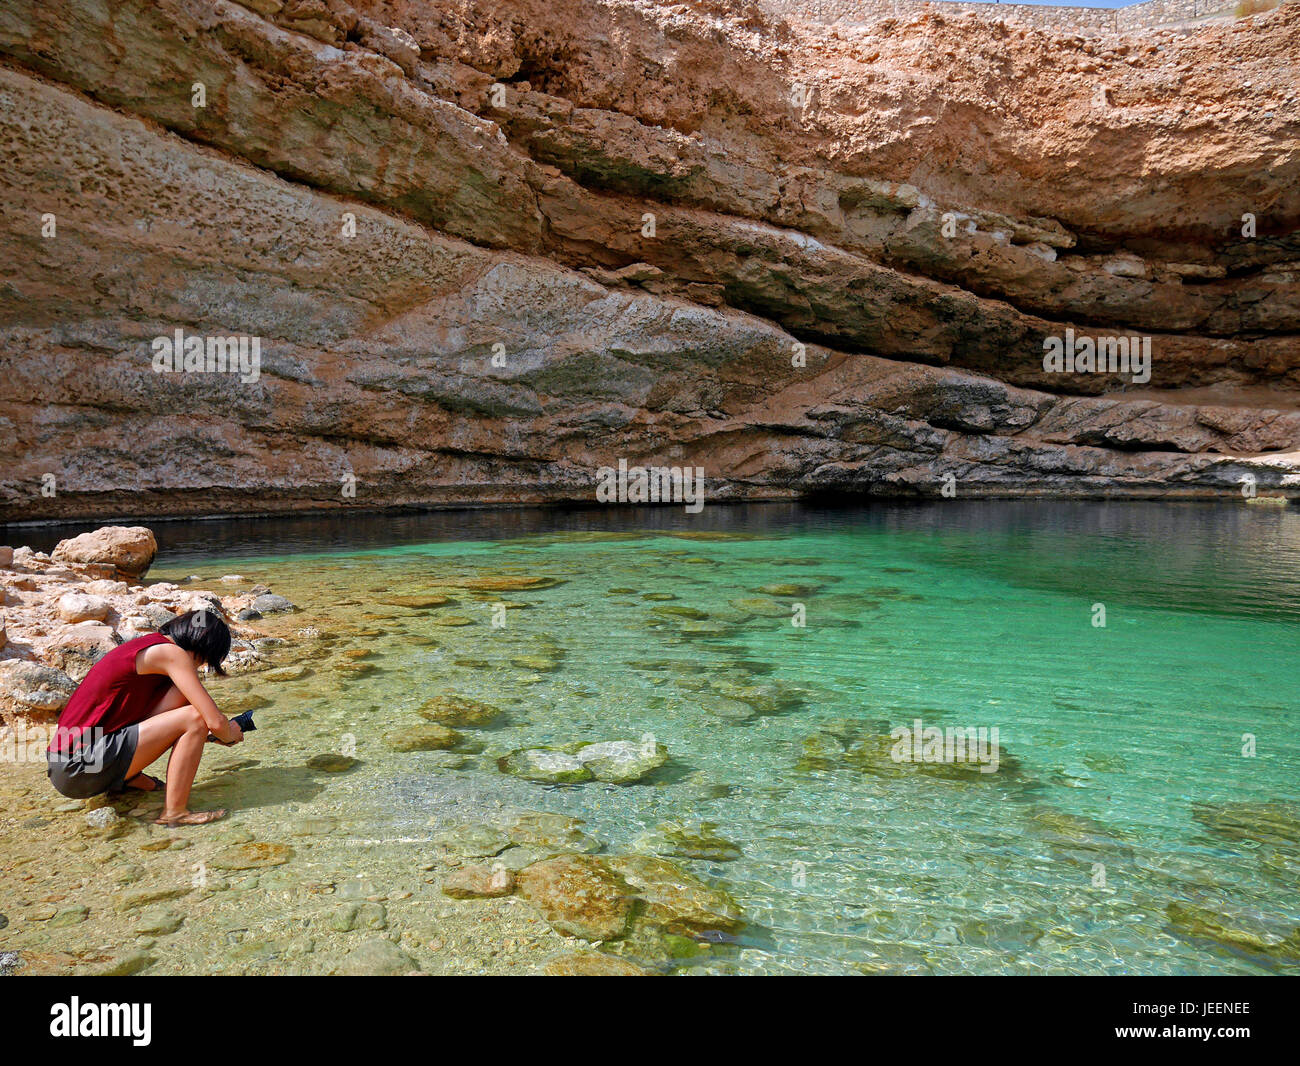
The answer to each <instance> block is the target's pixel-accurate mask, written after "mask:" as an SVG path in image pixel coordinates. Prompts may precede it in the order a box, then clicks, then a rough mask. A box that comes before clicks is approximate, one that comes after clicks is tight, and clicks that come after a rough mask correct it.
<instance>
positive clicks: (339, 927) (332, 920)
mask: <svg viewBox="0 0 1300 1066" xmlns="http://www.w3.org/2000/svg"><path fill="white" fill-rule="evenodd" d="M325 920H326V924H327V925H328V926H329V927H330V928H331V929H333V930H335V931H336V932H339V933H350V932H352V931H353V930H356V929H370V930H375V931H378V930H382V929H387V928H388V911H387V910H386V909H385V908H384V906H383V904H381V903H376V902H373V901H369V900H367V901H365V902H359V903H343V904H340V905H339V906H337V907H335V908H334V909H333V910H332V911H330V912H329V913H328V915H327V916H326V919H325Z"/></svg>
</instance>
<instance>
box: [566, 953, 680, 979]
mask: <svg viewBox="0 0 1300 1066" xmlns="http://www.w3.org/2000/svg"><path fill="white" fill-rule="evenodd" d="M542 972H543V973H545V974H546V976H548V977H653V976H655V975H654V972H653V971H651V970H647V969H644V968H643V967H640V966H637V965H635V964H634V963H630V962H627V961H626V960H624V959H617V958H614V957H613V956H612V955H605V954H602V953H601V952H598V951H579V952H575V953H574V954H572V955H561V956H560V957H559V958H557V959H552V960H551V961H550V962H548V963H547V964H546V968H545V969H544V970H543V971H542Z"/></svg>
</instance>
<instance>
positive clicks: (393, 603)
mask: <svg viewBox="0 0 1300 1066" xmlns="http://www.w3.org/2000/svg"><path fill="white" fill-rule="evenodd" d="M375 602H377V603H382V604H385V605H386V606H389V607H412V608H416V609H427V608H430V607H445V606H447V604H449V603H454V602H455V600H453V599H452V598H451V597H450V596H440V595H437V594H435V593H426V594H424V595H421V596H385V597H382V598H380V599H379V600H376V601H375Z"/></svg>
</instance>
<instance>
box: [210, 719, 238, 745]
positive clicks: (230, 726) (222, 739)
mask: <svg viewBox="0 0 1300 1066" xmlns="http://www.w3.org/2000/svg"><path fill="white" fill-rule="evenodd" d="M226 726H227V728H226V729H225V730H223V731H222V733H221V734H217V733H213V734H212V735H213V737H214V738H215V739H216V741H217V743H218V744H224V745H225V746H226V747H230V746H231V745H232V744H242V743H243V742H244V731H243V730H242V729H240V728H239V723H238V722H236V721H235V720H234V719H233V718H227V719H226Z"/></svg>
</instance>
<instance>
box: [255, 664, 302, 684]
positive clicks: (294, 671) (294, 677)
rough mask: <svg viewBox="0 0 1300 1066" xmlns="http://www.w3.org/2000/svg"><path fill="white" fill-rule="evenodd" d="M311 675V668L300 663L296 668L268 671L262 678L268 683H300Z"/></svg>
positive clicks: (281, 667) (280, 667)
mask: <svg viewBox="0 0 1300 1066" xmlns="http://www.w3.org/2000/svg"><path fill="white" fill-rule="evenodd" d="M310 673H311V667H309V666H307V665H306V664H305V663H299V664H297V665H295V666H279V667H276V668H275V669H274V670H267V671H265V672H264V673H263V674H262V675H261V676H262V678H263V679H264V680H266V681H277V682H278V681H298V680H300V679H302V678H304V677H307V676H308V675H309V674H310Z"/></svg>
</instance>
